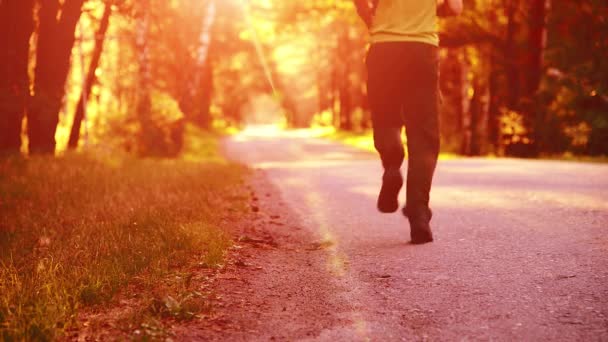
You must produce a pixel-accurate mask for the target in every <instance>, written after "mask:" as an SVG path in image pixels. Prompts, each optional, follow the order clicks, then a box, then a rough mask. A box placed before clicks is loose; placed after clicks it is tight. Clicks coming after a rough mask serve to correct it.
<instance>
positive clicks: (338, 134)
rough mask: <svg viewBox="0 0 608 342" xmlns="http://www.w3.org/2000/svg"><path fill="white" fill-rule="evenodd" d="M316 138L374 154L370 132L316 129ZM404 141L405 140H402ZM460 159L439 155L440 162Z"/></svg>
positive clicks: (447, 154) (443, 154) (444, 154)
mask: <svg viewBox="0 0 608 342" xmlns="http://www.w3.org/2000/svg"><path fill="white" fill-rule="evenodd" d="M317 130H318V134H317V135H318V136H319V137H322V138H326V139H331V140H334V141H339V142H341V143H343V144H346V145H349V146H352V147H355V148H358V149H361V150H365V151H370V152H374V153H376V148H375V147H374V137H373V134H372V131H371V130H367V131H363V132H348V131H338V130H335V129H333V128H330V129H317ZM403 140H404V141H406V138H405V137H404V138H403ZM457 158H460V156H459V155H457V154H455V153H447V152H442V153H441V154H440V155H439V159H440V160H449V159H457Z"/></svg>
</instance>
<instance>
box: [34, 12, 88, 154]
mask: <svg viewBox="0 0 608 342" xmlns="http://www.w3.org/2000/svg"><path fill="white" fill-rule="evenodd" d="M83 3H84V0H65V1H60V0H45V1H41V2H40V9H39V12H38V16H39V30H38V45H37V47H36V69H35V72H34V78H35V79H34V97H33V99H32V103H31V106H30V108H29V110H28V137H29V141H30V146H29V148H30V153H34V154H53V153H54V152H55V145H56V142H55V131H56V129H57V124H58V122H59V112H60V110H61V104H62V100H63V97H64V94H65V90H64V88H65V82H66V79H67V76H68V73H69V70H70V57H71V53H72V47H73V46H74V40H75V37H74V32H75V30H76V24H77V23H78V20H79V19H80V15H81V13H82V5H83Z"/></svg>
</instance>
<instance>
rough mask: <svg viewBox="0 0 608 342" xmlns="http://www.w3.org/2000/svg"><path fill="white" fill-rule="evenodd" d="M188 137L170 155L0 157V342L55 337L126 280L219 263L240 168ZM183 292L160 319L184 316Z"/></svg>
mask: <svg viewBox="0 0 608 342" xmlns="http://www.w3.org/2000/svg"><path fill="white" fill-rule="evenodd" d="M189 133H190V134H189V136H190V138H191V139H189V140H188V141H189V143H188V146H187V148H186V153H185V157H184V158H180V159H176V160H154V159H135V158H132V157H128V156H116V155H105V156H99V155H96V156H94V155H92V154H88V155H65V156H62V157H59V158H45V157H32V158H27V159H25V158H13V159H0V340H8V341H10V340H52V339H56V338H61V337H62V336H65V335H64V334H65V332H66V330H68V329H74V328H75V325H76V317H77V314H78V312H79V310H80V309H82V308H85V307H91V306H95V305H101V306H103V305H104V304H107V303H108V302H109V300H110V299H111V298H112V297H113V296H114V295H115V294H116V293H117V291H119V290H120V289H122V288H124V287H125V285H127V284H128V283H130V282H132V281H133V280H134V279H135V278H136V277H139V278H142V277H144V278H145V279H144V282H145V283H147V284H150V286H154V284H157V283H160V282H161V281H162V280H163V279H164V277H166V275H167V274H168V273H169V272H172V270H174V269H175V267H179V266H180V265H184V264H185V263H188V262H191V261H192V259H193V258H196V259H198V262H201V263H205V264H207V265H217V264H220V263H221V262H222V259H223V257H224V254H225V252H226V250H227V248H228V247H229V246H230V244H231V240H230V237H229V236H228V234H227V233H226V232H225V228H226V227H224V226H223V224H222V222H223V220H222V218H226V217H236V216H238V215H240V214H241V213H242V212H243V211H244V210H245V209H244V208H245V199H246V198H247V197H246V194H243V193H242V190H241V189H240V188H241V187H239V184H241V183H242V178H243V175H244V172H245V170H244V169H243V168H241V167H238V166H235V165H232V164H229V163H227V162H225V161H224V160H223V159H222V158H221V157H220V156H219V154H218V152H217V142H216V139H214V137H213V136H210V135H203V134H200V133H194V132H192V131H190V132H189ZM140 281H141V279H140ZM192 297H193V295H192V294H187V295H183V296H181V297H178V296H177V295H175V296H174V297H170V296H166V297H164V298H161V299H160V300H164V301H165V302H164V304H165V305H164V309H163V310H160V309H159V310H158V311H159V314H162V315H167V314H169V315H174V316H181V315H186V313H189V312H190V311H188V310H189V309H190V307H189V305H190V304H189V303H191V302H194V301H192V300H191V299H192ZM161 306H162V305H161ZM186 309H188V310H186Z"/></svg>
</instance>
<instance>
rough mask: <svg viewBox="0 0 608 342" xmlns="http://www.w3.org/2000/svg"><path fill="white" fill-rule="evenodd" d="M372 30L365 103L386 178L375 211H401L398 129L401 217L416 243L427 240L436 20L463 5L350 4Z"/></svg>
mask: <svg viewBox="0 0 608 342" xmlns="http://www.w3.org/2000/svg"><path fill="white" fill-rule="evenodd" d="M355 5H356V7H357V12H358V13H359V15H360V16H361V18H362V19H363V21H365V23H366V24H367V26H368V27H369V30H370V35H371V47H370V49H369V52H368V56H367V69H368V77H369V78H368V96H369V102H370V107H371V111H372V122H373V130H374V145H375V147H376V150H377V151H378V153H379V154H380V159H381V160H382V166H383V167H384V175H383V177H382V188H381V189H380V194H379V196H378V210H379V211H381V212H383V213H393V212H395V211H397V209H398V208H399V201H398V197H399V192H400V190H401V187H402V186H403V176H402V174H401V166H402V164H403V160H404V158H405V151H404V147H403V142H402V140H401V130H402V128H403V126H405V127H406V135H407V149H408V170H407V184H406V189H407V197H406V205H405V206H404V208H403V214H404V215H405V216H406V217H407V218H408V220H409V222H410V229H411V239H412V243H414V244H423V243H427V242H432V241H433V234H432V232H431V227H430V221H431V217H432V212H431V209H430V207H429V199H430V196H429V194H430V191H431V184H432V181H433V174H434V172H435V167H436V165H437V157H438V155H439V109H438V100H439V90H438V88H439V69H438V64H439V55H438V46H439V34H438V32H437V17H438V14H439V15H441V14H443V15H456V14H459V13H460V12H461V11H462V0H446V1H445V3H443V2H442V3H441V4H440V5H438V4H437V0H371V1H368V0H355Z"/></svg>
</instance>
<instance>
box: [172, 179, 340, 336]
mask: <svg viewBox="0 0 608 342" xmlns="http://www.w3.org/2000/svg"><path fill="white" fill-rule="evenodd" d="M248 187H249V188H250V191H251V208H252V210H251V214H250V215H249V217H248V218H247V219H246V220H244V221H243V222H240V223H239V224H238V225H237V227H235V228H236V235H237V236H240V238H239V239H238V240H237V242H236V244H235V246H234V248H233V249H232V251H231V254H230V256H229V257H228V259H227V263H226V266H225V268H224V269H222V271H221V272H220V273H219V274H218V275H217V277H216V279H215V281H214V282H213V292H214V293H216V294H217V296H216V298H215V299H214V300H213V302H212V303H211V304H212V310H211V313H210V314H209V315H208V316H203V317H200V318H197V319H195V320H193V321H190V322H188V323H186V324H181V325H176V326H174V329H173V331H174V333H175V336H174V338H175V340H178V341H191V340H231V341H234V340H252V339H256V340H275V339H276V340H294V339H306V338H312V337H314V335H315V334H316V333H318V332H319V331H323V330H325V329H328V328H331V327H333V326H336V325H341V324H348V323H349V322H342V320H343V319H342V318H340V317H339V312H340V311H341V310H340V308H341V307H344V306H345V303H344V302H341V300H339V299H336V298H333V297H332V296H331V294H332V293H336V292H338V290H337V289H336V287H337V285H336V284H335V283H333V282H332V279H331V275H330V273H328V272H320V271H319V270H320V269H321V270H322V269H324V268H325V267H326V266H325V265H324V263H325V262H326V256H325V255H324V254H325V252H324V251H323V249H322V247H321V246H320V245H319V244H318V240H317V237H315V236H312V235H311V234H310V233H309V232H307V230H305V229H303V228H302V227H301V225H300V224H299V219H298V217H296V216H295V215H294V214H293V213H292V212H290V210H289V209H288V206H287V204H286V203H284V202H283V199H282V198H281V196H280V193H279V191H278V190H277V189H276V188H275V187H274V186H273V185H271V184H270V182H269V181H268V180H267V178H266V176H265V174H264V172H263V171H255V173H254V175H253V176H252V177H251V179H250V181H249V183H248Z"/></svg>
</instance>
